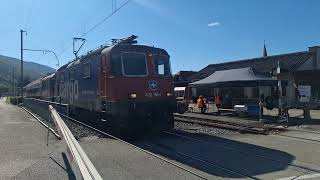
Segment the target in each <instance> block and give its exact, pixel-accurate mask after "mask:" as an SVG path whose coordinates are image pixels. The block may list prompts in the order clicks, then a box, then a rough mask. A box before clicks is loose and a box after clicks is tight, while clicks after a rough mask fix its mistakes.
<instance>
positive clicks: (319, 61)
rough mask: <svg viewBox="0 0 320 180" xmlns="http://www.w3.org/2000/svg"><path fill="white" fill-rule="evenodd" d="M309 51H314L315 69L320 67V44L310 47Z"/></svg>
mask: <svg viewBox="0 0 320 180" xmlns="http://www.w3.org/2000/svg"><path fill="white" fill-rule="evenodd" d="M309 51H310V52H313V53H314V56H313V65H314V68H315V69H320V46H312V47H309Z"/></svg>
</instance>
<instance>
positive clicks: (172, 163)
mask: <svg viewBox="0 0 320 180" xmlns="http://www.w3.org/2000/svg"><path fill="white" fill-rule="evenodd" d="M58 114H59V115H61V116H63V117H65V118H68V119H70V120H72V121H73V122H76V123H78V124H81V125H83V126H85V127H87V128H89V129H92V130H94V131H96V132H99V133H101V134H103V135H105V136H108V137H111V138H113V139H115V140H118V141H120V142H122V143H124V144H126V145H129V146H131V147H133V148H135V149H138V150H140V151H142V152H144V153H146V154H149V155H151V156H153V157H156V158H158V159H160V160H162V161H164V162H166V163H169V164H171V165H173V166H175V167H178V168H180V169H182V170H184V171H186V172H188V173H190V174H192V175H195V176H197V177H199V178H201V179H208V178H206V177H204V176H202V175H200V174H198V173H196V172H193V171H191V170H189V169H187V168H185V167H183V166H181V165H179V164H177V163H174V162H172V161H170V160H169V159H166V158H164V157H161V156H159V155H157V154H154V153H152V152H150V151H147V150H145V149H142V148H140V147H138V146H136V145H134V144H131V143H129V142H127V141H124V140H122V139H120V138H118V137H116V136H113V135H111V134H109V133H106V132H104V131H101V130H99V129H97V128H94V127H92V126H90V125H87V124H85V123H83V122H80V121H78V120H76V119H74V118H71V117H69V116H67V115H64V114H62V113H59V112H58Z"/></svg>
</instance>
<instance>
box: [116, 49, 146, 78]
mask: <svg viewBox="0 0 320 180" xmlns="http://www.w3.org/2000/svg"><path fill="white" fill-rule="evenodd" d="M121 58H122V65H123V73H124V75H127V76H144V75H147V63H146V56H145V54H143V53H123V54H122V56H121Z"/></svg>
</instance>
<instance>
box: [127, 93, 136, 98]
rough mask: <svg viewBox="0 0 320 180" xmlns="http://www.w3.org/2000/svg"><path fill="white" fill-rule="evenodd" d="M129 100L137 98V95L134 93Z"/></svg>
mask: <svg viewBox="0 0 320 180" xmlns="http://www.w3.org/2000/svg"><path fill="white" fill-rule="evenodd" d="M129 98H130V99H135V98H137V94H136V93H132V94H130V95H129Z"/></svg>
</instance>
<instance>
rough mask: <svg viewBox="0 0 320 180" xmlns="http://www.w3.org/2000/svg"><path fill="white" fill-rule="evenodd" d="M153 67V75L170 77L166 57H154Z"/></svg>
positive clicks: (168, 63)
mask: <svg viewBox="0 0 320 180" xmlns="http://www.w3.org/2000/svg"><path fill="white" fill-rule="evenodd" d="M154 66H155V73H156V74H157V75H161V76H170V75H171V69H170V62H169V58H168V57H166V56H159V55H156V56H154Z"/></svg>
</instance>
